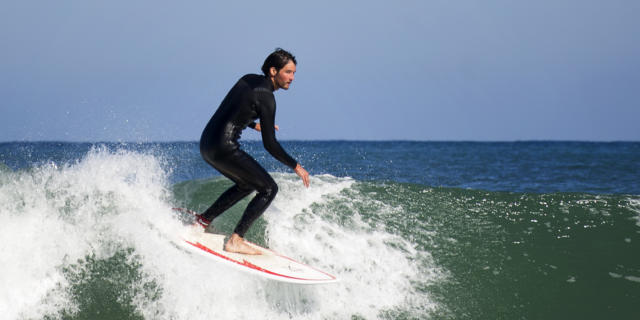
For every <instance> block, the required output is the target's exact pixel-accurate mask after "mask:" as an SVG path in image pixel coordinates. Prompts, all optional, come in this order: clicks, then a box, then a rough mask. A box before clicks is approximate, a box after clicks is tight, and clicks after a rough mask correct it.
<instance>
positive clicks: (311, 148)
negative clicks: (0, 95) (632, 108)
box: [0, 141, 640, 319]
mask: <svg viewBox="0 0 640 320" xmlns="http://www.w3.org/2000/svg"><path fill="white" fill-rule="evenodd" d="M243 145H244V148H245V149H246V150H247V151H248V152H249V153H250V154H252V155H253V156H254V157H255V158H256V159H257V160H258V161H259V162H260V163H262V164H263V165H264V166H265V168H267V170H268V171H269V172H271V173H272V175H273V176H274V178H275V180H276V182H277V183H278V185H279V186H280V188H279V190H280V191H279V193H278V196H277V197H276V199H275V201H274V202H273V203H272V205H271V206H270V208H269V209H268V210H267V211H266V213H265V214H264V215H263V216H262V217H261V218H260V219H259V220H258V221H257V222H256V223H255V224H254V225H253V227H252V228H251V230H250V231H249V233H248V234H247V238H248V239H249V240H252V241H254V242H258V243H260V244H263V245H267V246H269V247H271V248H273V249H275V250H276V251H279V252H281V253H283V254H286V255H288V256H291V257H293V258H295V259H298V260H301V261H303V262H306V263H308V264H311V265H313V266H316V267H318V268H320V269H323V270H326V271H328V272H329V273H332V274H334V275H336V276H338V277H339V278H340V280H341V281H340V282H339V283H336V284H330V285H318V286H297V285H287V284H282V283H277V282H273V281H270V280H264V279H261V278H257V277H255V276H252V275H248V274H246V273H241V272H238V271H235V270H232V269H229V268H228V267H226V266H225V265H221V264H218V263H215V262H213V261H211V260H209V259H206V258H204V257H202V256H200V255H194V254H191V253H190V252H188V251H185V250H184V249H183V248H182V247H181V246H179V245H178V244H177V243H178V242H179V241H177V240H176V236H177V235H179V234H180V232H183V231H184V230H185V228H187V227H186V226H185V225H184V224H183V222H181V221H180V220H179V219H178V218H177V217H176V215H175V214H174V212H173V211H172V209H171V208H172V207H175V206H180V207H187V208H190V209H193V210H198V211H202V210H204V209H206V208H207V207H208V206H209V205H210V204H211V203H212V202H213V201H214V200H215V199H216V197H217V196H218V195H219V194H220V193H221V192H223V191H224V190H225V189H226V188H228V187H229V186H230V185H231V184H230V182H229V181H228V180H227V179H225V178H223V177H221V176H220V175H219V174H218V173H217V172H216V171H215V170H214V169H212V168H210V167H209V166H208V165H207V164H206V163H205V162H204V161H203V160H202V159H201V157H200V154H199V151H198V144H197V142H175V143H56V142H33V143H0V243H1V248H2V253H1V254H0V288H1V289H0V318H2V319H638V318H639V317H640V143H631V142H628V143H623V142H620V143H590V142H496V143H488V142H409V141H388V142H357V141H327V142H321V141H313V142H295V141H285V142H283V145H284V147H285V148H286V149H287V150H288V151H289V152H290V154H291V155H293V156H294V157H295V158H297V159H298V160H299V161H300V162H301V163H302V164H303V165H304V167H305V168H306V169H307V170H308V171H309V172H310V173H311V175H312V177H311V187H310V188H308V189H305V188H304V187H303V185H302V183H301V181H300V180H299V178H298V177H297V176H296V175H295V174H293V173H292V172H291V171H290V170H289V169H288V168H286V167H284V166H283V165H281V164H279V163H278V162H276V161H275V160H273V159H272V158H271V157H270V155H268V153H266V152H265V151H264V149H263V147H262V144H261V143H260V142H255V141H244V142H243ZM247 203H248V200H243V201H241V202H240V203H239V204H237V205H236V206H235V207H233V208H232V209H231V210H230V211H229V212H227V213H226V214H225V215H223V216H221V217H220V218H219V219H218V220H216V221H215V222H214V224H215V227H216V229H218V230H220V231H223V232H226V233H230V232H231V230H232V229H233V227H234V226H235V223H236V221H237V220H238V219H239V217H240V215H241V214H242V211H243V208H244V207H245V206H246V204H247Z"/></svg>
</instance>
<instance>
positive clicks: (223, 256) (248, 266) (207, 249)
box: [184, 240, 336, 281]
mask: <svg viewBox="0 0 640 320" xmlns="http://www.w3.org/2000/svg"><path fill="white" fill-rule="evenodd" d="M184 241H185V242H186V243H188V244H190V245H192V246H194V247H196V248H198V249H200V250H202V251H205V252H207V253H210V254H213V255H215V256H217V257H220V258H223V259H225V260H228V261H231V262H234V263H236V264H239V265H242V266H245V267H247V268H250V269H253V270H256V271H260V272H264V273H267V274H271V275H274V276H278V277H283V278H288V279H295V280H309V281H328V280H335V279H336V278H335V277H334V276H332V275H330V274H328V273H326V272H323V271H320V270H317V269H315V268H313V267H309V266H307V265H304V264H302V263H300V262H297V261H295V260H293V259H291V258H289V257H285V256H282V255H280V254H278V253H276V252H273V251H271V250H269V249H265V250H268V251H271V252H273V253H274V254H276V255H277V256H279V257H282V258H286V259H288V260H291V261H293V262H295V263H298V264H301V265H303V266H305V267H308V268H311V269H313V270H315V271H318V272H320V273H323V274H325V275H327V276H329V277H330V278H331V279H307V278H298V277H292V276H287V275H284V274H279V273H276V272H273V271H270V270H267V269H264V268H260V267H258V266H256V265H254V264H252V263H250V262H249V261H247V260H243V261H242V262H240V261H238V260H235V259H232V258H230V257H227V256H225V255H222V254H220V253H217V252H215V251H213V250H211V249H209V248H207V247H206V246H204V245H202V244H201V243H197V242H196V243H194V242H191V241H188V240H184Z"/></svg>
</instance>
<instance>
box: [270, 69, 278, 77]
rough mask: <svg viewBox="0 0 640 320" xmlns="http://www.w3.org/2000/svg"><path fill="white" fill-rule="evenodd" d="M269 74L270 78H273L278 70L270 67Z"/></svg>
mask: <svg viewBox="0 0 640 320" xmlns="http://www.w3.org/2000/svg"><path fill="white" fill-rule="evenodd" d="M269 74H270V75H271V76H272V77H275V76H276V74H278V70H276V67H271V68H269Z"/></svg>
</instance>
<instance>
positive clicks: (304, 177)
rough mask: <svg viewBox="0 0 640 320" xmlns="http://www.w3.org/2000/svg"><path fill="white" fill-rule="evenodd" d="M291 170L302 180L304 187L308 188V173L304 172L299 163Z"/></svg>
mask: <svg viewBox="0 0 640 320" xmlns="http://www.w3.org/2000/svg"><path fill="white" fill-rule="evenodd" d="M293 170H294V171H295V172H296V174H297V175H298V176H299V177H300V178H301V179H302V183H303V184H304V186H305V187H307V188H309V172H307V170H305V169H304V168H303V167H302V166H301V165H300V164H299V163H298V165H296V168H295V169H293Z"/></svg>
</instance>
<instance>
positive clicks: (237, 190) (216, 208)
mask: <svg viewBox="0 0 640 320" xmlns="http://www.w3.org/2000/svg"><path fill="white" fill-rule="evenodd" d="M273 91H274V88H273V83H272V82H271V80H270V79H267V78H266V77H265V76H261V75H256V74H248V75H245V76H244V77H242V78H240V80H238V82H237V83H236V84H235V85H234V86H233V88H231V90H230V91H229V93H227V96H226V97H225V98H224V100H222V103H221V104H220V107H218V110H217V111H216V112H215V114H214V115H213V117H211V120H209V123H208V124H207V126H206V127H205V128H204V131H203V132H202V137H201V138H200V153H201V154H202V158H204V160H205V161H206V162H207V163H209V164H210V165H211V166H212V167H214V168H215V169H216V170H218V171H220V173H222V174H223V175H224V176H225V177H227V178H229V179H231V180H232V181H233V182H235V185H233V186H232V187H231V188H229V189H228V190H227V191H225V192H224V193H223V194H222V195H221V196H220V197H219V198H218V200H216V202H214V203H213V204H212V205H211V207H209V209H207V211H205V212H204V213H202V215H201V216H202V217H203V218H205V219H207V220H209V221H211V220H213V219H215V218H216V217H217V216H219V215H220V214H221V213H223V212H224V211H225V210H227V209H229V208H230V207H231V206H233V205H234V204H235V203H237V202H238V201H239V200H241V199H242V198H244V197H246V196H247V195H249V194H250V193H251V192H252V191H257V194H256V196H255V197H254V198H253V200H251V202H249V205H248V206H247V209H246V210H245V211H244V214H243V215H242V218H241V219H240V222H239V223H238V225H237V226H236V228H235V230H234V232H235V233H237V234H238V235H240V236H241V237H244V234H245V232H247V230H248V229H249V227H250V226H251V224H252V223H253V222H254V221H255V220H256V219H257V218H258V217H259V216H260V215H261V214H262V213H263V212H264V211H265V210H266V209H267V207H268V206H269V204H270V203H271V201H273V198H274V197H275V196H276V193H277V192H278V186H277V185H276V183H275V181H273V178H271V176H270V175H269V174H268V173H267V171H266V170H265V169H264V168H262V166H260V164H258V162H257V161H256V160H255V159H253V157H251V156H250V155H248V154H247V153H246V152H244V151H242V150H241V149H240V145H239V144H238V139H240V134H241V133H242V130H244V129H245V128H246V127H247V126H249V127H252V128H253V127H255V122H254V121H255V120H256V119H260V129H261V132H262V143H263V145H264V147H265V149H266V150H267V151H268V152H269V153H270V154H271V155H272V156H273V157H274V158H276V159H278V160H279V161H280V162H282V163H283V164H285V165H287V166H288V167H290V168H292V169H293V168H295V167H296V165H297V161H296V160H295V159H293V158H292V157H291V156H290V155H288V154H287V152H286V151H285V150H284V149H283V148H282V146H280V143H278V141H277V140H276V134H275V127H274V125H275V123H274V121H275V115H276V100H275V97H274V96H273Z"/></svg>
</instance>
